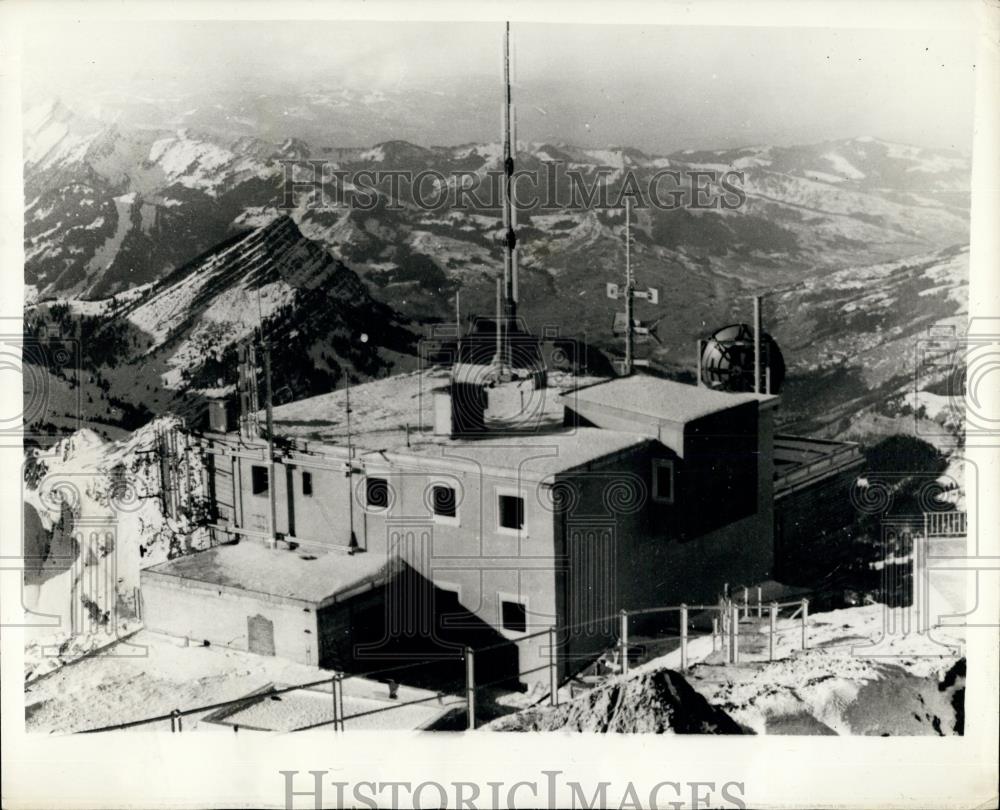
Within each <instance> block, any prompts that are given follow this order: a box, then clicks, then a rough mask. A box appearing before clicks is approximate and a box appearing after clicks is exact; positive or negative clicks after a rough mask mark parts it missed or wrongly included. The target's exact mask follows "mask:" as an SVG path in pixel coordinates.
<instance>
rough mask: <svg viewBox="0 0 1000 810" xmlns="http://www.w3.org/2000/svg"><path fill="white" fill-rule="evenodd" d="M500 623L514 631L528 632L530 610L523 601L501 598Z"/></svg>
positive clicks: (506, 628)
mask: <svg viewBox="0 0 1000 810" xmlns="http://www.w3.org/2000/svg"><path fill="white" fill-rule="evenodd" d="M500 624H501V625H502V626H503V629H504V630H510V631H511V632H514V633H527V632H528V611H527V609H526V608H525V607H524V603H523V602H512V601H508V600H506V599H501V600H500Z"/></svg>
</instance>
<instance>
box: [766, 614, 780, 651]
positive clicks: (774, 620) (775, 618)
mask: <svg viewBox="0 0 1000 810" xmlns="http://www.w3.org/2000/svg"><path fill="white" fill-rule="evenodd" d="M770 625H771V630H770V640H769V641H768V649H767V660H768V661H773V660H774V634H775V632H776V631H777V626H778V603H777V602H771V621H770Z"/></svg>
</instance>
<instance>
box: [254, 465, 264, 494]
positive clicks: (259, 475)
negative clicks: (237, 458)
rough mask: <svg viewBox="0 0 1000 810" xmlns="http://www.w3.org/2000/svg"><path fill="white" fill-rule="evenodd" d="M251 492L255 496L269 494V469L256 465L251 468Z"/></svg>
mask: <svg viewBox="0 0 1000 810" xmlns="http://www.w3.org/2000/svg"><path fill="white" fill-rule="evenodd" d="M250 490H251V492H253V494H254V495H262V494H263V493H265V492H267V467H259V466H257V465H256V464H254V465H253V466H252V467H251V468H250Z"/></svg>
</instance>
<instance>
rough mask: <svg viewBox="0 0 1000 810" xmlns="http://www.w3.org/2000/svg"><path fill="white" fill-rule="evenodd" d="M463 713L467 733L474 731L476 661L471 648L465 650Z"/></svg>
mask: <svg viewBox="0 0 1000 810" xmlns="http://www.w3.org/2000/svg"><path fill="white" fill-rule="evenodd" d="M465 711H466V714H467V715H468V718H469V723H468V729H469V731H475V730H476V660H475V653H473V652H472V647H466V648H465Z"/></svg>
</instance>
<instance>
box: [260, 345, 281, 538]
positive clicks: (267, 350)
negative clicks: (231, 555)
mask: <svg viewBox="0 0 1000 810" xmlns="http://www.w3.org/2000/svg"><path fill="white" fill-rule="evenodd" d="M261 342H262V343H263V344H264V396H265V397H267V400H266V402H265V403H264V404H265V407H266V408H267V411H266V413H267V457H268V471H267V475H268V487H267V490H268V493H269V494H268V499H269V500H270V507H271V548H274V547H275V546H277V544H278V525H277V524H278V518H277V511H278V510H277V503H276V493H275V489H276V488H277V485H278V482H277V481H276V480H275V478H276V476H275V467H274V411H273V401H272V398H271V346H270V344H269V343H268V341H267V338H265V337H264V331H263V329H261Z"/></svg>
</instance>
